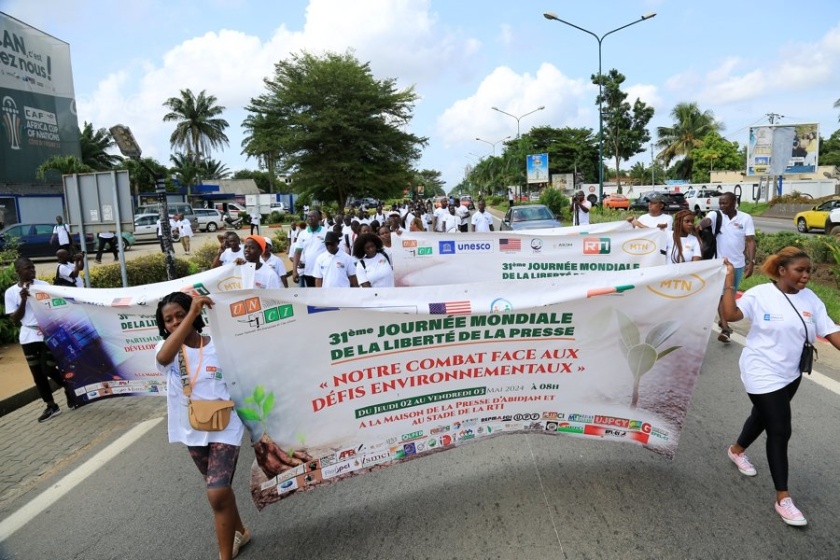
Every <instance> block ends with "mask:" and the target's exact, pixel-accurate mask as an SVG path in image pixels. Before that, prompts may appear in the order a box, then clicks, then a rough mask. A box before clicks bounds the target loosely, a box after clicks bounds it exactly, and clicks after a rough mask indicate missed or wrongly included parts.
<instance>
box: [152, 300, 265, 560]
mask: <svg viewBox="0 0 840 560" xmlns="http://www.w3.org/2000/svg"><path fill="white" fill-rule="evenodd" d="M205 306H206V307H208V308H209V307H212V306H213V301H212V300H211V299H210V298H209V297H207V296H199V297H196V298H191V297H190V296H188V295H187V294H185V293H183V292H174V293H171V294H169V295H168V296H165V297H164V298H163V299H161V300H160V303H158V307H157V313H156V314H155V318H156V320H157V325H158V329H159V330H160V335H161V337H163V340H162V341H161V342H159V343H158V345H157V347H156V348H155V355H156V362H157V363H156V365H157V369H158V371H160V372H161V373H164V374H165V375H166V381H167V397H166V401H167V416H168V425H169V441H170V443H176V442H177V443H183V444H184V445H186V446H187V448H188V449H189V452H190V456H191V457H192V459H193V461H194V462H195V464H196V466H197V467H198V470H199V471H200V472H201V474H202V475H203V476H204V480H205V482H206V484H207V499H208V501H209V502H210V507H211V508H212V509H213V515H214V518H215V523H216V538H217V539H218V542H219V558H220V559H221V560H230V559H231V558H236V555H237V554H238V553H239V549H240V548H241V547H242V546H245V545H246V544H247V543H248V541H249V540H250V539H251V533H250V531H248V529H246V528H245V526H244V525H243V524H242V519H241V518H240V516H239V510H238V508H237V507H236V497H235V496H234V494H233V489H232V487H231V485H232V483H233V475H234V473H235V471H236V463H237V460H238V459H239V446H240V443H241V441H242V436H243V433H244V426H243V424H242V421H241V420H240V419H239V417H238V416H237V415H236V413H235V412H233V402H232V401H231V400H230V394H229V393H228V388H227V385H226V384H225V380H224V377H223V376H222V368H221V366H220V365H219V360H218V358H217V356H216V349H215V346H214V344H213V341H212V339H211V338H210V337H209V336H206V335H203V334H201V331H202V329H203V328H204V320H203V319H202V318H201V310H202V308H204V307H205Z"/></svg>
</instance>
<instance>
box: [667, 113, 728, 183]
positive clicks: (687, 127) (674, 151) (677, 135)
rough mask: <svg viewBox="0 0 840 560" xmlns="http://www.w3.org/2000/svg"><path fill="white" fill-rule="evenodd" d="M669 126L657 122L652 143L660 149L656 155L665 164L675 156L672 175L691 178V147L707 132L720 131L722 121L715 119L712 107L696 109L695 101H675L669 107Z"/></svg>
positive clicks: (669, 163)
mask: <svg viewBox="0 0 840 560" xmlns="http://www.w3.org/2000/svg"><path fill="white" fill-rule="evenodd" d="M671 118H672V119H673V120H674V124H673V125H672V126H660V127H659V128H657V129H656V134H657V135H658V136H659V140H658V141H657V143H656V147H657V148H659V149H660V150H662V151H661V152H659V154H658V155H657V157H658V158H660V159H661V160H662V162H663V163H664V164H665V166H666V167H668V166H670V165H671V162H672V161H674V160H675V159H679V158H682V159H680V161H679V162H678V164H677V169H676V170H675V171H676V175H677V177H679V178H681V179H691V174H692V171H693V168H694V158H693V156H692V154H691V152H692V150H694V149H695V148H699V147H700V146H702V145H703V138H704V137H705V136H706V135H707V134H709V133H710V132H721V131H722V130H723V124H721V123H719V122H717V121H716V120H715V115H714V113H713V112H712V111H702V112H701V111H700V108H699V107H698V106H697V103H678V104H677V105H676V106H675V107H674V108H673V109H672V110H671Z"/></svg>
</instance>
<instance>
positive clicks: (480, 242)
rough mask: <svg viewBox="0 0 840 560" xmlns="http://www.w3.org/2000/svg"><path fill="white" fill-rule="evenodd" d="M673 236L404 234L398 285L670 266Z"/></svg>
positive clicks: (396, 255)
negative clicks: (668, 245) (667, 245)
mask: <svg viewBox="0 0 840 560" xmlns="http://www.w3.org/2000/svg"><path fill="white" fill-rule="evenodd" d="M666 235H668V234H667V233H665V232H663V231H661V230H659V229H656V228H642V229H633V227H632V226H630V224H628V223H627V222H625V221H622V222H610V223H607V224H597V225H593V226H574V227H564V228H554V229H548V230H525V231H523V232H521V233H520V232H516V233H514V232H507V231H505V232H498V233H496V232H491V233H453V234H441V233H423V232H404V233H403V234H401V235H400V236H399V237H397V236H393V238H392V247H391V250H392V255H393V264H394V282H395V284H396V285H397V286H432V285H441V284H461V283H466V282H493V281H498V280H506V281H512V282H515V283H517V284H520V283H521V282H522V281H523V280H527V281H530V280H532V279H535V278H553V277H561V276H577V275H580V274H589V273H590V272H599V271H623V270H634V269H637V268H641V267H648V266H659V265H662V264H665V257H664V255H663V254H662V253H661V252H660V250H661V249H664V248H665V242H666Z"/></svg>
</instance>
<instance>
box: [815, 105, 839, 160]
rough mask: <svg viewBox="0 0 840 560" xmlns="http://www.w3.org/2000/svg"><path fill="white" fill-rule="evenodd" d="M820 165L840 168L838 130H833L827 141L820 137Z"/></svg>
mask: <svg viewBox="0 0 840 560" xmlns="http://www.w3.org/2000/svg"><path fill="white" fill-rule="evenodd" d="M838 101H840V100H838ZM820 165H834V166H835V167H837V166H840V129H837V130H835V131H834V132H833V133H832V135H831V136H829V137H828V139H827V140H826V139H825V138H823V137H822V136H820Z"/></svg>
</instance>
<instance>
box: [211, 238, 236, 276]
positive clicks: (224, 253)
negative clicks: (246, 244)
mask: <svg viewBox="0 0 840 560" xmlns="http://www.w3.org/2000/svg"><path fill="white" fill-rule="evenodd" d="M231 263H235V264H245V252H244V251H243V249H242V245H241V241H240V239H239V235H237V233H236V232H235V231H229V232H227V233H225V234H224V235H220V236H219V250H218V251H216V256H215V257H213V262H212V264H211V265H210V266H211V267H212V268H217V267H219V266H222V265H223V264H231Z"/></svg>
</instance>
